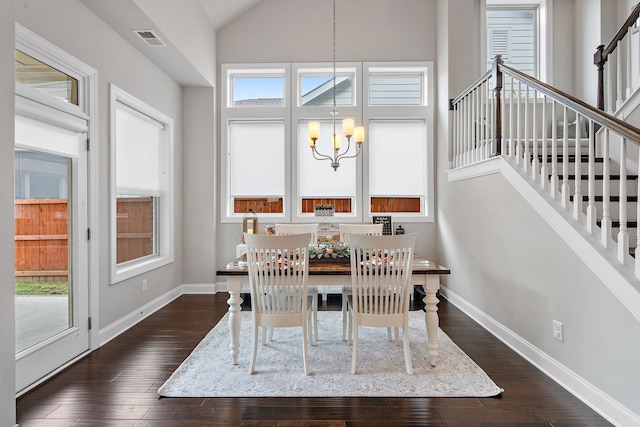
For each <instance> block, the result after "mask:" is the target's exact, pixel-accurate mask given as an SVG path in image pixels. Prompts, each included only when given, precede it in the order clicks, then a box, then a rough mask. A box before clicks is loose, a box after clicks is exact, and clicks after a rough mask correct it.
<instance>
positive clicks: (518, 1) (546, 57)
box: [481, 0, 553, 85]
mask: <svg viewBox="0 0 640 427" xmlns="http://www.w3.org/2000/svg"><path fill="white" fill-rule="evenodd" d="M486 7H505V8H509V7H512V8H520V7H535V8H536V9H537V12H538V13H537V15H538V19H537V23H538V28H537V52H536V62H537V68H538V70H537V75H536V76H535V77H536V78H537V79H538V80H541V81H543V82H545V83H548V84H551V85H553V71H552V70H553V43H552V41H553V0H486ZM486 16H487V13H486V9H485V11H484V13H483V14H482V21H483V28H485V30H484V31H483V32H482V38H483V39H484V43H483V45H484V47H485V54H484V55H483V57H484V58H486V49H488V47H487V40H486V35H487V31H486ZM482 67H483V69H482V70H481V72H482V73H483V74H484V73H485V72H486V70H485V69H484V60H483V65H482Z"/></svg>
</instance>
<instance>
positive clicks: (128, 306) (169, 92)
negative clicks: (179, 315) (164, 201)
mask: <svg viewBox="0 0 640 427" xmlns="http://www.w3.org/2000/svg"><path fill="white" fill-rule="evenodd" d="M16 21H17V22H18V23H20V24H21V25H23V26H25V27H26V28H28V29H30V30H31V31H33V32H35V33H36V34H38V35H40V36H42V37H44V38H45V39H47V40H49V41H50V42H52V43H53V44H55V45H57V46H58V47H60V48H61V49H63V50H65V51H67V52H68V53H69V54H71V55H73V56H74V57H76V58H78V59H79V60H80V61H83V62H84V63H86V64H88V65H89V66H91V67H93V68H95V69H96V70H97V71H98V86H99V89H98V114H97V117H94V119H95V120H97V121H98V124H99V138H98V141H93V145H92V146H93V148H92V149H94V150H98V151H99V159H100V161H99V164H97V165H93V167H96V168H97V169H98V175H99V193H98V194H97V195H92V196H93V197H97V199H98V207H97V209H98V212H99V224H96V225H93V226H92V228H93V230H94V233H93V234H94V236H98V238H99V239H100V240H99V242H100V250H99V251H100V253H99V254H97V256H98V257H99V259H100V265H99V270H100V271H99V277H100V279H99V289H98V292H99V328H100V329H103V328H104V327H106V326H108V325H110V324H112V323H113V322H115V321H117V320H119V319H121V318H123V317H124V316H126V315H129V314H130V313H132V312H134V311H136V310H138V308H140V307H142V306H144V305H145V304H147V303H148V302H150V301H152V300H153V299H154V298H157V297H159V296H161V295H163V294H165V293H167V292H168V291H170V290H171V289H173V288H175V287H176V286H178V285H180V284H181V282H182V228H181V226H180V224H182V206H181V203H182V89H181V87H180V86H179V85H178V84H176V82H175V81H173V80H172V79H170V78H169V77H168V76H167V75H166V74H165V73H164V72H162V71H161V70H159V69H158V68H157V67H156V66H155V65H154V64H152V63H151V62H150V61H149V60H148V59H147V58H145V57H144V56H143V55H141V54H140V52H139V51H138V50H136V49H135V48H133V47H132V46H131V45H129V44H128V43H126V42H125V41H124V40H123V39H122V38H121V37H120V36H119V35H117V34H116V33H115V32H114V31H113V30H112V29H111V28H110V27H108V26H107V25H106V24H105V23H104V22H103V21H101V20H100V19H98V18H97V17H96V16H95V15H94V14H93V13H92V12H91V11H89V9H87V8H86V7H85V6H84V5H82V4H81V3H80V2H78V1H77V0H56V1H55V2H52V1H49V0H17V1H16ZM110 83H113V84H115V85H117V86H118V87H120V88H121V89H123V90H125V91H127V92H128V93H130V94H132V95H133V96H135V97H137V98H138V99H141V100H142V101H144V102H146V103H147V104H149V105H151V106H152V107H154V108H156V109H157V110H159V111H161V112H163V113H165V114H167V115H168V116H170V117H172V118H173V119H174V120H175V141H174V142H175V160H174V171H175V196H176V197H175V220H176V224H177V225H176V227H175V262H174V263H173V264H171V265H168V266H166V267H162V268H159V269H157V270H154V271H151V272H149V273H147V274H144V275H143V276H141V277H134V278H132V279H129V280H125V281H123V282H120V283H117V284H115V285H111V283H110V263H109V258H110V199H109V197H110V196H109V195H110V190H109V188H110V187H109V185H110V184H109V183H110V181H109V179H110V178H109V177H110V169H109V157H110V150H109V132H108V129H109V120H108V114H109V90H108V87H109V84H110ZM93 255H96V254H92V256H93ZM143 277H146V278H147V279H148V283H149V286H148V291H147V292H145V293H142V289H141V285H140V281H141V279H142V278H143Z"/></svg>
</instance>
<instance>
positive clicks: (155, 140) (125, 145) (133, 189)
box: [115, 103, 163, 196]
mask: <svg viewBox="0 0 640 427" xmlns="http://www.w3.org/2000/svg"><path fill="white" fill-rule="evenodd" d="M115 120H116V123H115V132H116V159H115V161H116V191H117V193H118V194H128V195H155V196H159V195H160V188H161V182H160V176H161V173H162V170H161V166H160V161H161V159H160V149H161V147H160V146H161V141H162V139H161V138H162V136H161V133H162V131H163V129H162V126H161V124H160V123H157V122H155V121H154V120H153V119H151V118H148V117H146V116H144V115H142V113H137V112H135V111H134V110H131V109H130V108H129V107H126V106H125V105H123V104H120V103H118V104H117V105H116V117H115Z"/></svg>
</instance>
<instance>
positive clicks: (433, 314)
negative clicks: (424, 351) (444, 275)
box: [423, 276, 440, 366]
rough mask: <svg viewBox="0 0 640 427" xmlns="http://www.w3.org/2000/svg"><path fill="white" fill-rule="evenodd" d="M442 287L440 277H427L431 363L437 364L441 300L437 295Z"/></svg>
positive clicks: (427, 310) (425, 300)
mask: <svg viewBox="0 0 640 427" xmlns="http://www.w3.org/2000/svg"><path fill="white" fill-rule="evenodd" d="M438 289H440V279H439V278H438V276H436V277H427V285H426V287H425V294H426V295H425V297H424V299H423V301H424V303H425V311H426V313H425V323H426V326H427V338H428V340H429V347H428V348H429V350H428V352H429V363H430V364H431V366H436V361H437V360H438V326H439V320H438V303H439V302H440V300H439V299H438V297H437V296H436V292H438Z"/></svg>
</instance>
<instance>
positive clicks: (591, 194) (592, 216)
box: [576, 120, 596, 234]
mask: <svg viewBox="0 0 640 427" xmlns="http://www.w3.org/2000/svg"><path fill="white" fill-rule="evenodd" d="M578 127H579V126H578V122H576V138H580V135H579V129H578ZM594 134H595V126H594V123H593V120H589V165H588V172H587V173H588V176H589V178H588V181H587V194H588V200H589V201H588V203H587V231H588V232H589V234H594V233H595V229H596V179H595V162H596V160H595V135H594Z"/></svg>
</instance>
